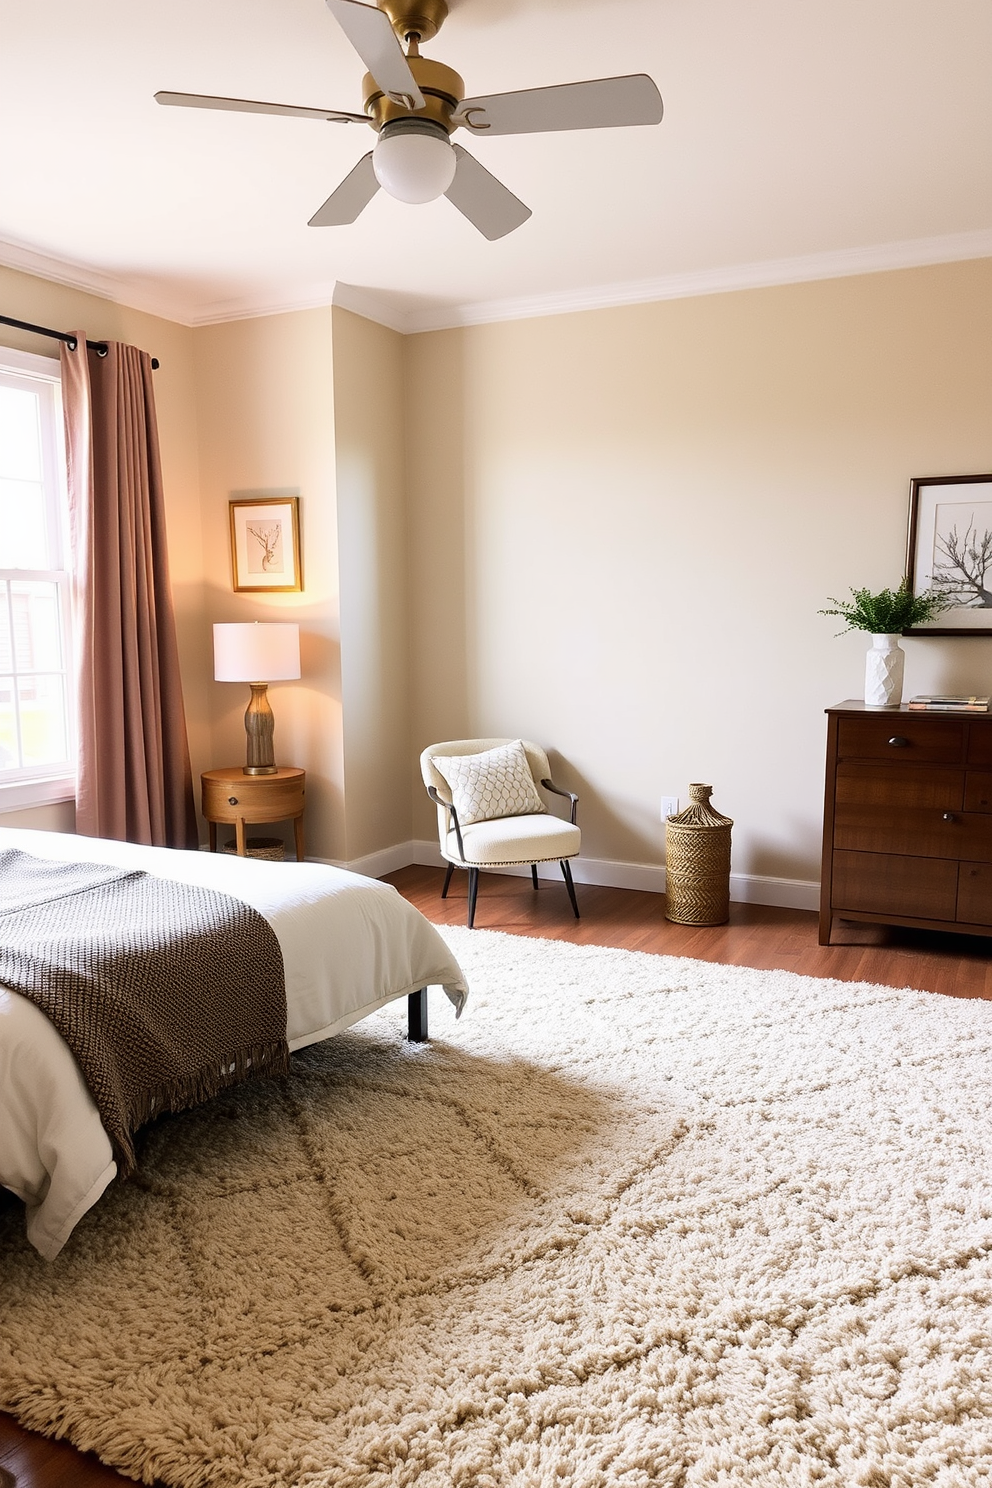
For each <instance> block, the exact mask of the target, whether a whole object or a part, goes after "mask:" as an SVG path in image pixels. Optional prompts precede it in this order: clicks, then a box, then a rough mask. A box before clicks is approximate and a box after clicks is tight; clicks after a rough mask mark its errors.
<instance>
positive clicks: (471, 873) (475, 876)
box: [468, 868, 479, 930]
mask: <svg viewBox="0 0 992 1488" xmlns="http://www.w3.org/2000/svg"><path fill="white" fill-rule="evenodd" d="M478 897H479V870H478V868H470V869H469V870H468V928H469V929H470V930H471V929H472V926H473V925H474V924H475V901H476V899H477V898H478Z"/></svg>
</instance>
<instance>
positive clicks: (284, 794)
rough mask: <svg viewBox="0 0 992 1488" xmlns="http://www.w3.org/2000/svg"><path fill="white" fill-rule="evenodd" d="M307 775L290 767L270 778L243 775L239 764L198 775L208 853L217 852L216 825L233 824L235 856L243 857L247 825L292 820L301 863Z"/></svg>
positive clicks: (287, 766)
mask: <svg viewBox="0 0 992 1488" xmlns="http://www.w3.org/2000/svg"><path fill="white" fill-rule="evenodd" d="M306 781H307V772H306V771H305V770H298V769H296V768H295V767H294V766H292V765H285V766H282V767H280V768H279V769H278V770H276V771H275V773H274V774H272V775H246V774H245V772H244V770H242V768H241V766H240V765H225V767H224V768H223V769H222V770H205V771H204V772H203V774H202V775H201V776H200V785H201V797H200V799H201V809H202V811H203V815H204V817H205V818H206V820H207V822H208V823H209V826H210V851H211V852H216V851H217V823H218V822H233V823H234V830H235V834H236V841H237V849H238V856H239V857H242V858H243V857H244V856H245V826H246V825H247V824H248V823H249V822H250V823H251V824H252V825H258V824H260V823H261V822H276V821H292V823H293V834H294V836H295V838H296V857H297V861H298V862H300V863H302V862H303V804H304V796H305V795H306Z"/></svg>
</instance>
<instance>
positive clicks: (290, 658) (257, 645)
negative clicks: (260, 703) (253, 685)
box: [214, 621, 300, 682]
mask: <svg viewBox="0 0 992 1488" xmlns="http://www.w3.org/2000/svg"><path fill="white" fill-rule="evenodd" d="M299 675H300V627H299V626H298V625H292V624H284V623H280V624H278V625H275V624H273V625H268V624H265V623H264V622H262V621H254V622H252V621H249V622H248V623H246V624H233V625H215V626H214V678H215V680H216V681H217V682H292V681H294V680H295V679H296V678H297V677H298V676H299Z"/></svg>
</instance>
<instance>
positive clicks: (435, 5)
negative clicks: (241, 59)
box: [155, 0, 663, 241]
mask: <svg viewBox="0 0 992 1488" xmlns="http://www.w3.org/2000/svg"><path fill="white" fill-rule="evenodd" d="M327 5H328V8H329V9H330V11H331V14H332V15H333V16H334V17H335V19H336V20H337V21H338V22H339V24H340V25H341V28H342V30H343V31H344V33H345V35H346V36H347V37H348V40H349V41H350V42H351V44H352V46H353V47H354V48H355V50H356V51H357V53H358V55H359V56H360V57H361V59H362V61H363V62H364V63H365V66H366V67H367V68H368V73H367V75H366V77H365V79H364V82H363V86H362V96H363V103H364V107H365V112H364V113H361V114H358V113H347V112H345V111H344V110H341V109H319V108H302V107H298V106H296V105H295V104H289V103H286V104H283V103H259V102H256V101H254V100H252V99H249V98H215V97H213V96H211V95H209V94H203V93H156V94H155V98H156V101H157V102H158V103H163V104H175V105H178V106H180V107H183V108H209V109H232V110H234V111H236V112H240V113H248V114H285V115H288V116H289V117H291V118H300V119H322V120H324V121H326V122H327V123H330V124H368V125H371V127H372V128H373V129H374V130H375V131H376V133H377V134H378V136H379V138H378V140H377V141H376V145H375V148H374V149H372V150H370V151H369V153H368V154H367V155H364V156H363V157H362V159H361V160H360V161H359V162H358V164H357V165H356V166H355V168H354V170H352V171H350V172H349V174H348V175H347V176H345V178H344V180H343V181H342V182H341V184H340V186H338V188H337V189H336V190H335V191H332V192H331V195H330V196H329V197H328V198H327V200H326V201H325V202H324V204H323V206H322V207H319V208H318V210H317V211H316V212H315V213H314V215H313V216H312V217H311V218H310V222H309V226H310V227H341V226H344V225H345V224H347V223H350V222H354V221H355V220H356V218H357V217H358V216H359V214H360V213H361V212H362V211H363V210H364V208H365V207H367V206H368V204H369V202H370V201H371V200H372V198H373V197H374V196H375V194H376V192H377V191H378V190H379V188H380V186H381V187H382V188H383V190H384V191H387V192H388V193H389V195H390V196H393V197H395V198H396V199H397V200H398V201H404V202H427V201H434V200H435V199H436V198H437V197H439V196H446V197H447V198H448V200H449V201H450V202H451V203H452V204H453V205H454V206H456V207H457V208H458V210H459V211H460V212H461V213H462V215H463V216H465V217H467V218H468V220H469V221H470V222H471V223H473V224H474V226H475V227H477V228H478V229H479V231H480V232H481V233H482V234H483V236H484V237H487V238H489V239H490V241H494V240H495V239H497V238H502V237H505V235H506V234H507V233H509V232H513V230H514V228H517V227H520V226H521V225H522V224H523V223H524V222H526V221H527V218H528V217H530V215H531V210H530V208H529V207H526V206H524V204H523V202H522V201H520V200H518V198H517V197H515V196H514V195H513V192H512V191H510V190H508V188H507V187H506V186H504V185H503V184H502V183H501V182H500V181H498V180H497V179H496V177H495V176H493V175H490V173H489V171H487V170H486V168H485V166H483V165H481V164H480V163H479V161H478V160H476V159H475V157H474V156H473V155H470V154H469V153H468V151H467V150H464V149H463V148H462V146H461V145H457V144H452V142H451V138H450V136H451V135H452V134H453V133H454V131H455V130H456V129H467V130H468V132H469V134H475V135H479V136H483V135H487V134H489V135H495V134H538V133H544V132H548V131H556V130H564V129H609V128H614V127H616V126H618V125H627V124H660V123H661V117H662V113H663V105H662V101H661V94H660V93H659V92H658V89H657V88H656V87H655V84H654V82H653V81H652V79H651V78H649V77H647V76H646V74H644V73H638V74H635V75H634V76H632V77H616V78H596V79H594V80H592V81H590V82H584V83H564V84H560V85H558V86H554V87H550V88H527V89H525V90H524V91H523V92H520V93H491V94H489V96H488V97H484V98H466V97H465V96H464V94H465V84H464V83H463V82H462V80H461V78H460V77H459V76H458V74H457V72H454V71H453V70H452V68H450V67H445V66H444V64H443V63H441V62H434V61H431V60H430V59H429V58H427V57H422V56H421V55H420V43H421V42H424V41H430V40H431V39H432V38H433V37H434V36H436V35H437V32H438V30H439V28H440V26H441V24H442V22H443V21H444V19H445V17H446V15H447V14H448V6H447V4H446V0H378V4H377V5H366V4H363V3H362V0H327ZM401 43H402V44H404V45H405V46H406V52H405V53H404V51H403V45H401Z"/></svg>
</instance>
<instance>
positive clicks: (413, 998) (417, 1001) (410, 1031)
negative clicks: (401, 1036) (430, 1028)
mask: <svg viewBox="0 0 992 1488" xmlns="http://www.w3.org/2000/svg"><path fill="white" fill-rule="evenodd" d="M406 1010H407V1034H406V1036H407V1038H408V1039H409V1040H410V1042H411V1044H426V1042H427V988H426V987H421V989H420V991H419V992H411V993H410V995H409V997H408V998H407V1000H406Z"/></svg>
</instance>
